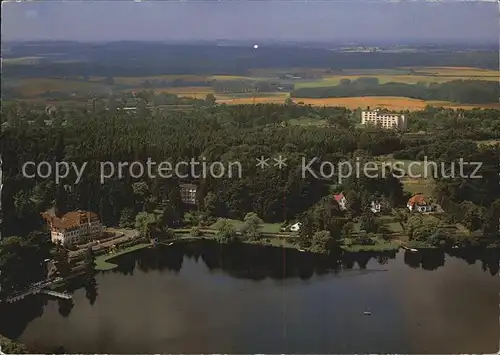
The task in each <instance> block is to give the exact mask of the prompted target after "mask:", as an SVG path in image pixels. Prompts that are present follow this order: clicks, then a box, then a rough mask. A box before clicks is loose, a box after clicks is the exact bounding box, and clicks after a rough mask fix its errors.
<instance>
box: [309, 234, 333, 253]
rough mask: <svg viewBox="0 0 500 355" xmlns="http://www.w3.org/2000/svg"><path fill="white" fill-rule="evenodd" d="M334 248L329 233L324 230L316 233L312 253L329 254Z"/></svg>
mask: <svg viewBox="0 0 500 355" xmlns="http://www.w3.org/2000/svg"><path fill="white" fill-rule="evenodd" d="M331 248H332V236H331V234H330V232H329V231H326V230H322V231H319V232H316V233H314V235H313V238H312V246H311V251H313V252H316V253H328V252H330V250H331Z"/></svg>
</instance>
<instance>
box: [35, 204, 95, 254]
mask: <svg viewBox="0 0 500 355" xmlns="http://www.w3.org/2000/svg"><path fill="white" fill-rule="evenodd" d="M42 217H43V218H44V219H45V220H46V221H47V224H48V225H49V228H50V235H51V240H52V242H53V243H61V244H63V245H66V246H69V245H74V244H78V243H83V242H87V241H89V240H92V239H96V238H99V237H100V236H101V234H102V232H103V229H104V227H103V225H102V223H101V221H100V220H99V217H98V216H97V214H95V213H94V212H87V211H76V212H68V213H66V214H65V215H63V216H62V217H56V216H54V215H51V214H49V213H42Z"/></svg>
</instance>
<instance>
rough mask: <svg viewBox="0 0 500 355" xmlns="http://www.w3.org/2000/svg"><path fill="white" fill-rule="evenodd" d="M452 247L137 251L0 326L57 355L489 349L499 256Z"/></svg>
mask: <svg viewBox="0 0 500 355" xmlns="http://www.w3.org/2000/svg"><path fill="white" fill-rule="evenodd" d="M452 252H453V253H452ZM452 252H451V251H450V252H448V253H444V252H443V251H438V250H429V251H425V252H421V253H398V254H396V253H372V254H369V253H341V252H338V253H336V254H334V255H331V256H330V257H325V256H317V255H312V254H309V253H301V252H298V251H295V250H283V249H279V248H270V247H260V246H250V245H235V246H221V245H217V244H215V243H212V242H199V243H190V244H178V245H174V246H172V247H168V248H167V247H165V248H157V249H145V250H142V251H138V252H135V253H131V254H127V255H122V256H120V257H118V258H116V260H117V261H118V265H119V267H118V268H116V269H115V270H113V271H111V272H106V273H101V274H99V275H97V276H96V278H95V280H94V282H90V283H87V284H83V285H82V284H81V283H78V282H75V283H74V284H73V285H71V287H72V288H73V291H74V298H73V300H52V299H51V300H49V299H47V298H46V297H45V296H34V297H31V298H27V299H25V300H24V301H21V302H18V303H15V304H12V305H8V306H6V305H4V306H2V307H3V308H2V309H1V310H0V312H1V313H0V314H1V315H2V316H1V320H0V333H2V334H5V335H7V336H9V337H12V338H19V339H20V340H21V341H23V342H25V343H27V345H28V346H31V347H32V349H33V350H36V351H45V352H57V353H64V352H86V353H95V352H101V353H102V352H108V353H109V352H114V353H136V352H143V353H144V352H146V353H155V352H156V353H158V352H163V353H165V352H169V353H189V352H191V353H200V352H205V353H207V352H210V353H214V352H241V353H258V352H260V353H292V352H295V353H297V352H302V353H331V352H335V353H352V352H372V353H373V352H376V353H380V352H399V353H401V352H403V353H415V352H420V353H422V352H426V353H445V352H469V353H470V352H476V353H478V352H482V353H485V352H486V353H492V352H494V351H495V349H496V348H498V334H499V331H500V327H499V324H498V292H499V291H500V287H498V286H499V283H498V278H497V277H492V275H497V274H498V271H499V259H500V254H499V252H498V250H488V251H485V250H482V251H480V250H477V251H471V250H468V251H467V252H466V253H465V252H461V251H459V250H452ZM368 310H369V311H370V312H371V315H370V316H366V315H364V312H365V311H368ZM455 338H458V339H455Z"/></svg>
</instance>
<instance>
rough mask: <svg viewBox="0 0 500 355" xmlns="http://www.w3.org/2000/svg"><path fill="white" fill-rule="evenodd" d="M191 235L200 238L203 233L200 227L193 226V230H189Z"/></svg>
mask: <svg viewBox="0 0 500 355" xmlns="http://www.w3.org/2000/svg"><path fill="white" fill-rule="evenodd" d="M189 235H190V236H191V237H192V238H199V237H201V235H202V233H201V230H200V228H198V227H193V228H191V230H190V231H189Z"/></svg>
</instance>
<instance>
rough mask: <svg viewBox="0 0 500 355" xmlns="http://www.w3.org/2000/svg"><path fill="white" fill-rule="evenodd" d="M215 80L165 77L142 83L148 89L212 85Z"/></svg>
mask: <svg viewBox="0 0 500 355" xmlns="http://www.w3.org/2000/svg"><path fill="white" fill-rule="evenodd" d="M213 82H214V80H209V79H207V80H193V79H183V78H175V79H173V80H165V79H149V80H145V81H143V82H142V83H141V87H143V88H144V89H146V90H149V89H152V88H170V87H182V86H211V85H212V83H213Z"/></svg>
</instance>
